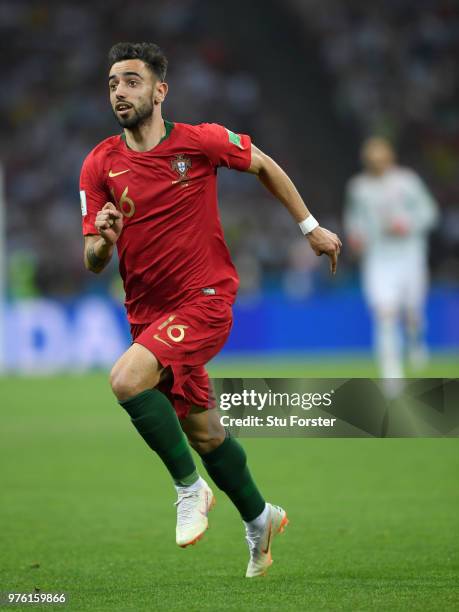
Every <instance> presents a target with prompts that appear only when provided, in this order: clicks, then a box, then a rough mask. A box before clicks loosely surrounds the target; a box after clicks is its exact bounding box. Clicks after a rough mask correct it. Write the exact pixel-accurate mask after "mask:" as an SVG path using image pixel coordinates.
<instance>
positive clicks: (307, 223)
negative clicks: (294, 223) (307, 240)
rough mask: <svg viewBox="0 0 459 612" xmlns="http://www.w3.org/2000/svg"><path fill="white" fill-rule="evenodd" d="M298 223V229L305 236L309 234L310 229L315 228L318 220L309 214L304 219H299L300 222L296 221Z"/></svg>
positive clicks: (317, 225)
mask: <svg viewBox="0 0 459 612" xmlns="http://www.w3.org/2000/svg"><path fill="white" fill-rule="evenodd" d="M298 225H299V226H300V230H301V231H302V232H303V234H304V235H305V236H306V234H310V233H311V232H312V230H315V229H316V227H319V222H318V221H317V219H314V217H313V216H312V215H309V217H306V219H305V220H304V221H301V223H298Z"/></svg>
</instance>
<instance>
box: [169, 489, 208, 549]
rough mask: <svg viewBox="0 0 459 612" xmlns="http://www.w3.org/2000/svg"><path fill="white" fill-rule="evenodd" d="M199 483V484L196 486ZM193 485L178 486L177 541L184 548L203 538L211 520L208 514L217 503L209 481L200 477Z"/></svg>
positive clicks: (176, 503)
mask: <svg viewBox="0 0 459 612" xmlns="http://www.w3.org/2000/svg"><path fill="white" fill-rule="evenodd" d="M196 485H197V486H196ZM196 485H192V486H191V487H176V488H177V494H178V498H177V501H176V502H175V505H176V506H177V528H176V531H175V534H176V542H177V544H178V545H179V546H181V547H182V548H185V547H186V546H189V545H190V544H196V542H197V541H198V540H200V539H201V538H202V536H203V535H204V533H205V531H206V529H207V527H208V526H209V521H208V519H207V514H208V512H209V510H210V509H211V508H212V507H213V506H214V505H215V497H214V494H213V493H212V491H211V489H210V487H209V486H208V484H207V482H206V481H205V480H203V479H202V478H199V481H198V483H196Z"/></svg>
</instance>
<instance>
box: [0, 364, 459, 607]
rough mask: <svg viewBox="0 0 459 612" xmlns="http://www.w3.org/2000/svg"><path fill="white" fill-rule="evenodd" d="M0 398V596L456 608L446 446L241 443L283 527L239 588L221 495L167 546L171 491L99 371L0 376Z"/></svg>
mask: <svg viewBox="0 0 459 612" xmlns="http://www.w3.org/2000/svg"><path fill="white" fill-rule="evenodd" d="M232 373H233V374H238V373H239V372H237V371H233V372H232ZM244 375H245V376H248V374H247V373H246V371H245V372H244ZM250 375H251V376H252V375H254V374H253V373H252V372H250ZM265 375H267V374H265ZM278 375H279V374H278ZM286 375H289V374H286ZM295 375H297V374H295ZM334 375H335V376H336V371H335V372H334ZM340 376H343V377H344V376H348V374H347V373H343V374H340ZM0 398H1V407H2V443H1V448H0V457H1V465H2V470H1V481H0V484H1V490H2V492H3V504H2V505H1V506H0V523H1V525H2V536H1V551H2V553H1V570H0V590H3V591H5V590H8V591H15V592H31V591H33V590H34V588H35V587H37V588H40V589H41V591H42V592H61V591H67V592H68V593H69V596H70V602H69V604H68V605H67V606H66V607H65V608H64V609H68V610H97V611H99V610H100V611H103V610H171V609H172V610H174V611H175V610H189V611H193V610H236V609H237V610H254V609H256V608H261V609H263V610H275V609H277V610H278V609H281V610H298V609H305V608H308V609H310V610H321V609H322V610H356V609H357V610H381V611H382V610H384V611H387V610H407V609H409V610H438V609H445V610H453V609H458V604H457V598H458V592H457V583H458V582H457V578H458V559H457V550H458V548H459V546H458V545H459V536H458V532H459V529H458V518H457V507H458V505H459V504H458V502H459V495H458V489H457V473H458V467H459V459H458V457H459V453H458V441H457V440H455V439H439V440H438V439H411V440H372V439H370V440H369V439H362V440H333V439H284V440H282V439H257V440H248V439H244V440H242V442H243V444H244V446H245V448H246V449H247V451H248V454H249V459H250V464H251V466H252V471H253V472H254V474H255V476H256V479H257V481H258V482H259V484H260V486H261V488H262V490H263V491H264V492H265V494H266V496H267V498H268V500H270V501H272V502H274V503H280V504H282V505H284V506H285V507H286V509H287V510H288V513H289V518H290V520H291V525H290V526H289V527H288V529H287V530H286V533H285V535H284V536H280V537H279V538H277V539H276V541H275V545H274V559H275V562H274V565H273V567H272V568H271V570H270V573H269V576H268V577H267V578H266V579H260V580H253V581H249V580H246V579H244V578H243V574H244V571H245V566H246V562H247V549H246V545H245V542H244V539H243V529H242V526H241V522H240V520H239V518H238V516H237V514H236V512H235V511H234V509H233V507H232V506H231V504H230V503H229V502H228V501H227V500H226V498H225V496H224V495H223V494H222V493H221V492H218V491H217V497H218V502H219V503H218V504H217V506H216V508H215V510H214V511H212V513H211V528H210V529H209V531H208V533H207V534H206V536H205V538H204V540H203V541H202V542H200V543H199V545H197V546H196V547H192V548H191V549H186V550H182V549H179V548H178V547H177V546H176V545H175V542H174V532H175V513H174V508H173V505H172V504H173V501H174V499H175V495H174V490H173V487H172V486H171V484H170V482H169V479H168V477H167V474H166V473H165V470H164V468H163V467H162V466H161V464H160V463H159V461H158V460H157V459H156V458H155V457H154V456H153V455H152V454H151V453H150V452H149V451H148V449H147V447H146V446H145V445H142V443H141V441H140V440H139V439H138V437H137V435H136V434H135V431H134V430H133V429H132V428H131V427H130V424H129V421H128V418H127V417H126V415H125V414H124V413H123V411H122V410H121V409H120V408H119V406H118V405H117V404H116V402H114V401H113V399H112V398H111V396H110V392H109V389H108V386H107V382H106V376H105V375H99V374H90V375H85V376H58V377H52V378H44V379H40V378H29V379H14V378H11V379H9V380H5V379H1V380H0ZM273 458H274V459H273ZM40 608H45V609H48V608H51V606H40ZM53 608H54V609H56V606H53ZM5 609H9V608H8V607H6V608H5ZM11 609H16V610H18V609H30V606H28V607H27V606H14V607H11Z"/></svg>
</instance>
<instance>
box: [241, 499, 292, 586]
mask: <svg viewBox="0 0 459 612" xmlns="http://www.w3.org/2000/svg"><path fill="white" fill-rule="evenodd" d="M266 506H267V507H268V512H267V518H266V521H265V522H264V524H263V525H262V526H261V527H259V528H253V527H251V526H249V525H247V524H246V533H247V535H246V540H247V544H248V545H249V551H250V559H249V564H248V566H247V572H246V574H245V576H246V578H255V577H256V576H264V575H265V574H266V570H267V569H268V567H269V566H270V565H271V564H272V562H273V559H272V556H271V544H272V540H273V538H274V536H276V535H277V534H278V533H282V532H283V531H284V528H285V527H286V526H287V525H288V518H287V513H286V512H285V510H283V509H282V508H281V507H280V506H273V505H272V504H266Z"/></svg>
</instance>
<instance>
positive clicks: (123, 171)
mask: <svg viewBox="0 0 459 612" xmlns="http://www.w3.org/2000/svg"><path fill="white" fill-rule="evenodd" d="M125 172H130V170H121V172H112V170H111V169H110V172H109V173H108V176H109V177H110V178H114V177H115V176H119V175H120V174H124V173H125Z"/></svg>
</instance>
